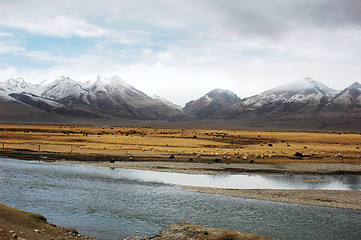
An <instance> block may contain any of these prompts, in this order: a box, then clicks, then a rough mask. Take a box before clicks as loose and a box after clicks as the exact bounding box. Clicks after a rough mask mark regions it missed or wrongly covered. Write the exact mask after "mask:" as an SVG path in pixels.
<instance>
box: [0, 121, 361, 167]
mask: <svg viewBox="0 0 361 240" xmlns="http://www.w3.org/2000/svg"><path fill="white" fill-rule="evenodd" d="M360 146H361V135H360V134H355V133H335V132H332V133H318V132H267V131H231V130H196V129H154V128H132V127H95V126H45V125H44V126H43V125H0V148H4V149H28V150H32V151H39V150H40V152H55V153H70V152H72V153H80V154H102V155H111V156H129V155H132V156H134V157H136V156H143V157H144V156H149V157H158V158H159V160H162V159H163V160H166V161H169V156H170V155H174V156H175V158H174V159H173V158H172V161H189V159H191V160H193V161H194V162H209V161H213V160H215V159H216V158H219V159H220V160H221V161H222V162H227V163H248V162H250V161H252V160H253V161H254V162H257V163H294V162H302V163H355V164H357V163H360V161H361V159H360V156H361V150H360ZM297 152H298V153H301V154H302V155H303V157H297V156H295V154H296V153H297ZM144 159H146V158H144ZM150 159H151V158H150Z"/></svg>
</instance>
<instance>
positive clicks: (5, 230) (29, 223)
mask: <svg viewBox="0 0 361 240" xmlns="http://www.w3.org/2000/svg"><path fill="white" fill-rule="evenodd" d="M0 239H18V240H19V239H28V240H30V239H31V240H47V239H49V240H50V239H95V238H93V237H88V236H84V235H80V234H78V232H77V231H76V230H75V229H70V228H58V227H56V226H55V225H54V224H50V223H48V222H47V220H46V218H45V217H44V216H42V215H39V214H34V213H30V212H25V211H21V210H17V209H14V208H11V207H8V206H5V205H3V204H1V203H0Z"/></svg>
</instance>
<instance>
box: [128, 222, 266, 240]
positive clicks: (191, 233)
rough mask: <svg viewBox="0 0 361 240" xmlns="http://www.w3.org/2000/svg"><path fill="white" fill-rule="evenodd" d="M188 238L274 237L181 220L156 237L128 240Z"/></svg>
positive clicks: (224, 239) (180, 239)
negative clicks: (204, 225)
mask: <svg viewBox="0 0 361 240" xmlns="http://www.w3.org/2000/svg"><path fill="white" fill-rule="evenodd" d="M149 239H153V240H165V239H174V240H186V239H210V240H216V239H217V240H226V239H234V240H241V239H242V240H247V239H248V240H255V239H272V238H268V237H264V236H260V235H254V234H248V233H243V232H238V231H234V230H224V229H217V228H210V227H203V226H198V225H193V224H190V223H185V222H180V223H176V224H173V225H170V226H168V227H166V228H164V229H163V230H162V231H161V232H159V233H158V234H157V235H155V236H154V237H130V238H126V240H149Z"/></svg>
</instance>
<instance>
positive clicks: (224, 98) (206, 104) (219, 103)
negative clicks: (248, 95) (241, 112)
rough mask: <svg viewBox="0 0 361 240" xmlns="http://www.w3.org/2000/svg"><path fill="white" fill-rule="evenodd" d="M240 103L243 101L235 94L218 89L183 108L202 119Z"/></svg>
mask: <svg viewBox="0 0 361 240" xmlns="http://www.w3.org/2000/svg"><path fill="white" fill-rule="evenodd" d="M239 101H241V99H240V98H239V97H238V96H237V95H236V94H235V93H233V92H231V91H229V90H223V89H220V88H216V89H213V90H212V91H210V92H208V93H207V94H205V95H203V96H202V97H201V98H199V99H197V100H193V101H190V102H188V103H187V104H186V105H185V107H184V108H183V111H184V112H185V113H187V114H191V115H195V116H197V117H200V118H206V117H208V116H211V115H213V114H214V113H216V112H217V111H220V110H223V109H225V108H228V107H230V106H232V105H233V104H235V103H237V102H239Z"/></svg>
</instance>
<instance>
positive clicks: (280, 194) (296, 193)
mask: <svg viewBox="0 0 361 240" xmlns="http://www.w3.org/2000/svg"><path fill="white" fill-rule="evenodd" d="M184 188H185V189H192V190H195V191H197V192H200V193H211V194H222V195H226V196H231V197H241V198H250V199H260V200H267V201H274V202H286V203H297V204H307V205H315V206H324V207H336V208H348V209H355V210H361V191H352V190H299V189H297V190H285V189H282V190H280V189H221V188H206V187H184Z"/></svg>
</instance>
